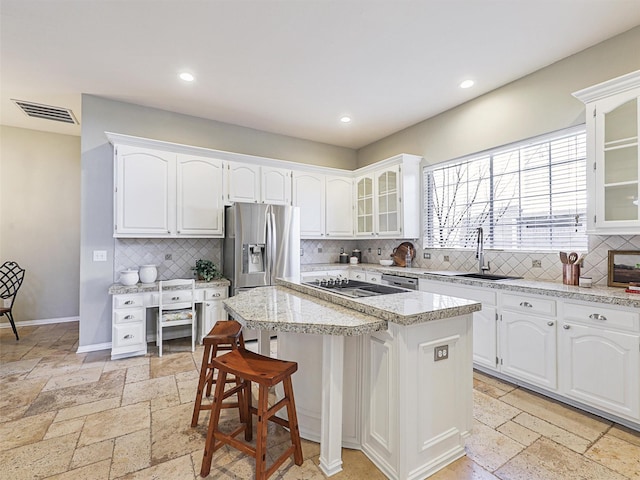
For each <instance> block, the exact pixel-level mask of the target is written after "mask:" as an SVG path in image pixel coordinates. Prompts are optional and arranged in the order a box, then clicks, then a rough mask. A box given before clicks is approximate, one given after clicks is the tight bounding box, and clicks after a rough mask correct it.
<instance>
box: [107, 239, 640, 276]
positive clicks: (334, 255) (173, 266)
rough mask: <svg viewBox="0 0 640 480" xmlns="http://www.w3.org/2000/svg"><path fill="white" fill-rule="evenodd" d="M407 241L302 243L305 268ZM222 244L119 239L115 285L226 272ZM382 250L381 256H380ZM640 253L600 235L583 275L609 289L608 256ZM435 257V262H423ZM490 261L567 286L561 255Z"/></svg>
mask: <svg viewBox="0 0 640 480" xmlns="http://www.w3.org/2000/svg"><path fill="white" fill-rule="evenodd" d="M403 241H407V240H402V239H378V240H369V239H362V240H302V241H301V242H300V247H301V250H302V256H301V257H300V263H301V264H312V263H338V261H339V255H340V252H341V250H344V251H345V252H347V253H351V251H353V250H354V249H356V248H358V249H360V250H361V251H362V261H363V262H364V263H378V261H379V260H381V259H388V258H390V256H391V255H392V254H393V249H394V248H396V247H397V246H398V245H400V243H402V242H403ZM222 242H223V241H222V239H208V238H203V239H200V238H184V239H162V238H158V239H153V238H132V239H117V240H116V244H115V255H114V281H118V278H119V275H120V272H121V271H122V270H125V269H127V268H138V267H139V266H140V265H147V264H153V265H157V266H158V278H159V279H161V280H162V279H169V278H178V277H182V278H189V277H191V276H193V272H192V270H191V267H193V266H194V265H195V263H196V260H198V259H199V258H205V259H207V260H211V261H213V263H215V264H216V265H218V266H219V267H220V268H222ZM411 242H412V243H413V245H414V246H415V247H416V258H415V260H414V266H416V267H421V268H427V269H429V270H460V271H475V269H476V268H477V260H476V259H475V252H474V251H471V250H440V249H438V250H435V249H426V250H423V249H422V247H421V242H420V240H419V239H417V240H411ZM378 249H380V255H378ZM609 250H640V236H639V235H635V236H634V235H631V236H622V235H612V236H599V235H591V236H590V237H589V253H588V254H587V256H586V258H585V260H584V265H583V269H582V274H583V275H585V276H589V277H592V278H593V283H594V284H597V285H606V284H607V270H608V251H609ZM424 253H428V254H430V255H431V258H430V259H425V258H424V257H423V254H424ZM485 259H486V261H488V262H490V266H491V271H490V273H495V274H500V275H514V276H519V277H524V278H527V279H532V280H544V281H556V282H561V281H562V268H561V266H560V265H561V264H560V260H559V259H558V254H557V252H554V253H538V252H522V253H520V252H501V251H495V250H487V251H486V252H485Z"/></svg>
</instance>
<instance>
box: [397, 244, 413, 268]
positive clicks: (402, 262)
mask: <svg viewBox="0 0 640 480" xmlns="http://www.w3.org/2000/svg"><path fill="white" fill-rule="evenodd" d="M407 252H411V260H412V261H413V259H414V258H416V249H415V247H414V246H413V243H411V242H402V243H401V244H400V245H398V246H397V247H396V248H394V249H393V261H394V262H395V264H396V265H398V266H399V267H406V266H407V261H406V258H407Z"/></svg>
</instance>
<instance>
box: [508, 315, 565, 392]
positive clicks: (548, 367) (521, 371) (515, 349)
mask: <svg viewBox="0 0 640 480" xmlns="http://www.w3.org/2000/svg"><path fill="white" fill-rule="evenodd" d="M499 344H500V371H501V372H502V373H504V374H506V375H511V376H513V377H516V378H519V379H521V380H525V381H526V382H528V383H532V384H534V385H538V386H541V387H545V388H548V389H550V390H555V389H556V387H557V384H558V382H557V373H556V372H557V370H556V322H555V319H546V318H541V317H534V316H531V315H524V314H521V313H516V312H509V311H504V312H503V313H502V315H501V325H500V342H499Z"/></svg>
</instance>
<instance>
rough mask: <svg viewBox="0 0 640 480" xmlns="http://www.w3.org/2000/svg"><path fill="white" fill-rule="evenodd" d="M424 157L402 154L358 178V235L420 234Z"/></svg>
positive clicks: (356, 230)
mask: <svg viewBox="0 0 640 480" xmlns="http://www.w3.org/2000/svg"><path fill="white" fill-rule="evenodd" d="M420 160H421V158H420V157H417V156H415V155H405V154H403V155H398V156H396V157H393V158H391V159H389V160H386V161H385V162H384V164H386V165H385V166H381V167H378V168H377V169H375V170H373V171H369V170H368V169H362V170H363V173H362V175H360V176H358V177H356V180H355V192H354V194H355V200H354V201H355V207H356V208H355V210H356V213H355V233H356V236H365V237H366V236H368V237H371V236H382V237H392V238H418V237H419V236H420V204H421V202H420Z"/></svg>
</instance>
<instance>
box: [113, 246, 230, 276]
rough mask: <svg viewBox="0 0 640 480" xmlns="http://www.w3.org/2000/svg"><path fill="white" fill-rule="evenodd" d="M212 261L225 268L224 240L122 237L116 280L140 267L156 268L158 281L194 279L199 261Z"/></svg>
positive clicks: (116, 251)
mask: <svg viewBox="0 0 640 480" xmlns="http://www.w3.org/2000/svg"><path fill="white" fill-rule="evenodd" d="M200 258H203V259H206V260H211V261H212V262H213V263H215V264H216V266H218V267H220V268H222V239H218V238H179V239H171V238H120V239H116V244H115V254H114V272H113V276H114V278H113V280H114V282H117V281H118V279H119V277H120V272H121V271H122V270H126V269H127V268H139V267H140V265H156V266H157V267H158V280H168V279H171V278H191V277H193V276H194V273H193V271H192V270H191V267H193V266H195V264H196V260H198V259H200Z"/></svg>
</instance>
